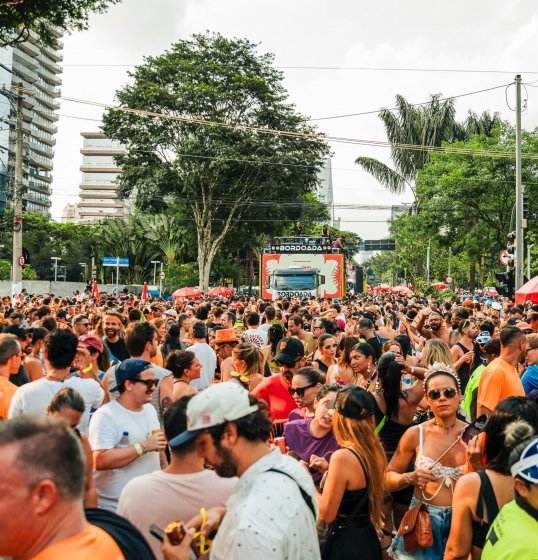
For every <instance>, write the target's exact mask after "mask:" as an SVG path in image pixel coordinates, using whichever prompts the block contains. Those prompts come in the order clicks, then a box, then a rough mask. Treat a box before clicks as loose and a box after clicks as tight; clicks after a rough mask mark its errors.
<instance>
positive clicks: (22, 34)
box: [0, 0, 120, 47]
mask: <svg viewBox="0 0 538 560" xmlns="http://www.w3.org/2000/svg"><path fill="white" fill-rule="evenodd" d="M118 2H120V0H2V1H0V47H4V46H6V45H13V44H15V43H17V42H21V41H26V40H27V39H28V36H29V33H30V31H35V32H36V33H37V34H38V36H39V40H40V41H41V43H43V44H44V45H46V46H49V47H54V46H55V45H56V44H57V34H56V33H55V32H54V31H52V28H55V29H57V30H58V32H59V33H65V32H68V31H75V30H77V31H81V30H83V29H87V28H88V17H89V16H90V14H91V13H92V12H104V11H106V9H107V8H108V7H109V6H111V5H112V4H117V3H118Z"/></svg>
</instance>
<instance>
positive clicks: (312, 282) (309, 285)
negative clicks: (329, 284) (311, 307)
mask: <svg viewBox="0 0 538 560" xmlns="http://www.w3.org/2000/svg"><path fill="white" fill-rule="evenodd" d="M274 287H275V288H276V289H277V290H281V291H284V290H289V291H292V290H314V289H315V288H316V274H315V273H314V272H312V273H311V274H293V273H291V274H290V273H286V274H278V273H277V274H276V275H275V285H274Z"/></svg>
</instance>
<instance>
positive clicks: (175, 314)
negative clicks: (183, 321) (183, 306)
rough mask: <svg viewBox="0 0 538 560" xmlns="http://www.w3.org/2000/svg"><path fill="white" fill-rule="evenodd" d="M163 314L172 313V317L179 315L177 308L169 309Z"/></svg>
mask: <svg viewBox="0 0 538 560" xmlns="http://www.w3.org/2000/svg"><path fill="white" fill-rule="evenodd" d="M163 315H171V316H172V317H177V311H176V310H175V309H167V310H166V311H165V312H164V313H163Z"/></svg>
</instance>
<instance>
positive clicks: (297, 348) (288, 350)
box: [275, 337, 304, 367]
mask: <svg viewBox="0 0 538 560" xmlns="http://www.w3.org/2000/svg"><path fill="white" fill-rule="evenodd" d="M303 357H304V346H303V343H302V342H301V341H300V340H299V339H297V338H293V337H290V338H283V339H282V340H280V342H279V343H278V346H277V350H276V355H275V362H282V363H283V364H286V365H287V366H290V367H291V366H293V365H294V364H295V362H296V361H297V360H300V359H301V358H303Z"/></svg>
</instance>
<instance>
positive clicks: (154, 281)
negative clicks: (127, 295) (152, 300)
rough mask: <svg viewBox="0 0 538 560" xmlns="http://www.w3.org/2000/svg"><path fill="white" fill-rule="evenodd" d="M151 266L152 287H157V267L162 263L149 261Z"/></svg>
mask: <svg viewBox="0 0 538 560" xmlns="http://www.w3.org/2000/svg"><path fill="white" fill-rule="evenodd" d="M151 264H152V265H153V285H154V286H156V285H157V265H158V264H162V262H161V261H151Z"/></svg>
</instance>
